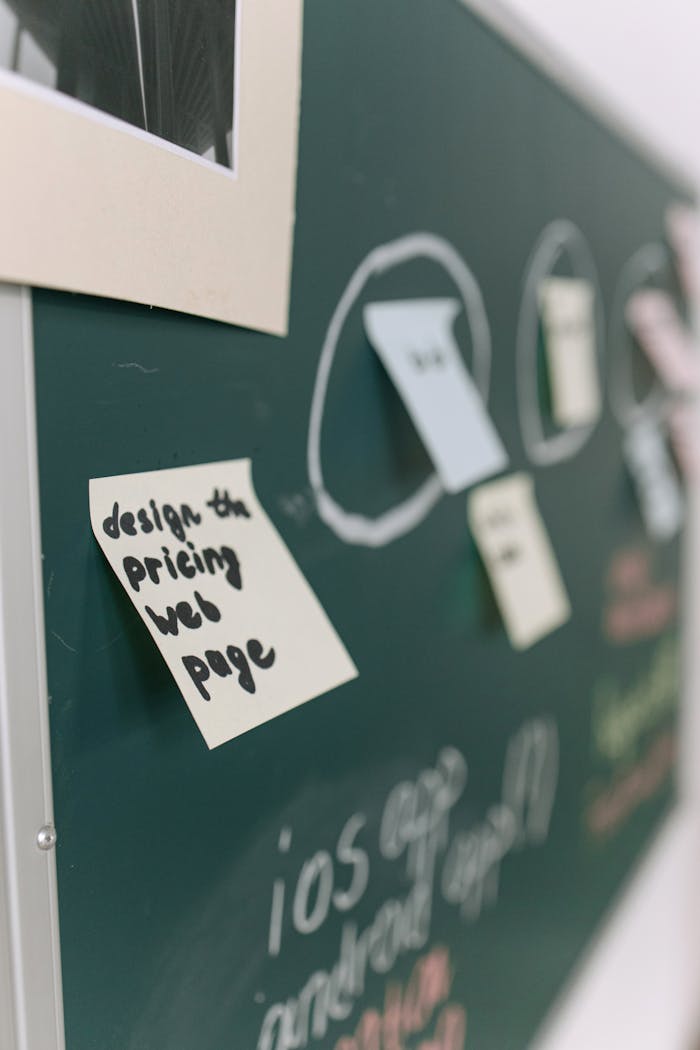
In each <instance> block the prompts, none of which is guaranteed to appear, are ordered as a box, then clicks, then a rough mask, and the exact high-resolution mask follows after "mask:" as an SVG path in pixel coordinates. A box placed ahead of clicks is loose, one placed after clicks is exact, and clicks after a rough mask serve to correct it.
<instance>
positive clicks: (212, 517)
mask: <svg viewBox="0 0 700 1050" xmlns="http://www.w3.org/2000/svg"><path fill="white" fill-rule="evenodd" d="M90 520H91V523H92V529H93V532H94V534H95V537H96V539H97V541H98V543H99V545H100V547H101V548H102V550H103V552H104V554H105V556H106V557H107V560H108V561H109V563H110V565H111V567H112V568H113V569H114V572H115V573H116V575H117V577H118V578H119V580H120V581H121V583H122V584H123V586H124V588H125V590H126V592H127V594H128V595H129V597H130V598H131V601H132V602H133V603H134V605H135V606H136V609H137V610H138V612H139V615H140V616H141V618H142V619H143V621H144V623H145V624H146V626H147V627H148V629H149V631H150V632H151V635H152V636H153V639H154V641H155V643H156V645H157V646H158V648H159V649H160V651H161V653H162V655H163V657H164V659H165V661H166V663H167V664H168V667H169V668H170V670H171V672H172V674H173V677H174V678H175V681H176V682H177V685H178V687H179V689H180V691H181V693H182V695H183V696H184V698H185V700H186V701H187V705H188V707H189V708H190V711H191V712H192V716H193V717H194V720H195V722H196V723H197V725H198V726H199V729H200V730H201V732H202V735H203V737H204V739H205V741H206V743H207V746H208V747H210V748H211V747H217V746H218V745H219V744H223V743H225V742H226V741H227V740H231V739H232V738H233V737H236V736H239V735H240V734H241V733H245V732H246V731H247V730H249V729H253V728H254V727H255V726H258V725H261V724H262V723H263V722H268V721H269V720H270V719H272V718H276V717H277V715H280V714H282V713H283V712H285V711H288V710H290V708H293V707H296V706H298V705H299V704H303V703H304V702H305V701H307V700H311V699H312V698H313V697H315V696H319V695H320V694H321V693H326V692H328V691H329V690H331V689H334V688H335V687H336V686H339V685H342V684H343V683H344V682H347V681H349V680H350V679H352V678H355V677H356V675H357V670H356V668H355V666H354V664H353V662H352V660H351V659H350V657H349V655H348V653H347V652H346V650H345V648H344V646H343V644H342V642H341V641H340V639H339V638H338V635H337V634H336V632H335V630H334V629H333V626H332V625H331V623H330V622H329V620H328V617H327V616H326V614H325V612H324V611H323V609H322V608H321V605H320V604H319V602H318V599H317V598H316V597H315V595H314V593H313V591H312V590H311V588H310V587H309V585H308V583H307V582H306V580H305V579H304V577H303V576H302V574H301V572H300V570H299V568H298V566H297V565H296V563H295V561H294V559H293V558H292V556H291V554H290V553H289V551H288V549H287V547H286V546H285V544H284V542H283V541H282V538H281V537H280V535H279V533H278V532H277V531H276V529H275V528H274V526H273V525H272V523H271V522H270V520H269V518H268V517H267V515H266V513H265V511H264V510H263V508H262V506H261V505H260V503H259V502H258V499H257V497H256V495H255V490H254V488H253V481H252V476H251V463H250V460H248V459H240V460H231V461H229V462H224V463H208V464H204V465H202V466H193V467H179V468H175V469H172V470H156V471H150V472H148V473H143V474H124V475H120V476H118V477H110V478H96V479H93V480H91V481H90Z"/></svg>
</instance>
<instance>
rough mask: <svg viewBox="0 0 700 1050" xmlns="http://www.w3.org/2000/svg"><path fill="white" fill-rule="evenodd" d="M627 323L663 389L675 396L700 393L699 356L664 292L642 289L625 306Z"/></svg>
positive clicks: (670, 299)
mask: <svg viewBox="0 0 700 1050" xmlns="http://www.w3.org/2000/svg"><path fill="white" fill-rule="evenodd" d="M626 313H627V323H628V324H629V326H630V328H631V330H632V332H633V333H634V335H635V337H636V339H637V341H638V342H639V345H640V346H641V347H642V349H643V350H644V352H645V353H646V355H647V357H648V358H649V360H650V361H651V363H652V365H653V366H654V369H655V370H656V372H657V373H658V375H659V378H660V379H661V381H662V382H663V384H664V386H665V387H666V388H667V389H668V390H670V391H672V392H673V393H676V394H693V395H697V393H698V392H699V391H700V355H699V354H698V348H697V346H696V345H695V343H694V341H693V338H692V336H691V334H690V332H689V331H688V329H687V328H686V327H685V325H684V324H683V322H682V320H681V318H680V317H679V315H678V310H677V309H676V306H675V303H674V302H673V299H672V298H671V296H670V295H668V294H667V293H666V292H662V291H659V290H657V289H655V288H645V289H642V290H641V291H638V292H635V294H634V295H633V296H631V297H630V300H629V302H628V303H627V311H626Z"/></svg>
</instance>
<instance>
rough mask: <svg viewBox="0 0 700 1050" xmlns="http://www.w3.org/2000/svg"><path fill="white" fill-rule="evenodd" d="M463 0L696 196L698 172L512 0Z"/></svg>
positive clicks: (543, 71) (603, 120)
mask: <svg viewBox="0 0 700 1050" xmlns="http://www.w3.org/2000/svg"><path fill="white" fill-rule="evenodd" d="M456 2H457V3H458V4H461V6H462V7H464V8H466V9H467V10H468V11H471V13H472V14H474V15H476V17H477V18H478V19H479V20H480V21H481V22H482V23H484V24H485V25H487V26H488V27H489V28H491V29H493V30H494V31H495V32H496V33H497V34H498V35H499V36H500V37H502V38H503V40H505V41H506V42H507V43H508V44H510V45H511V46H512V47H514V48H515V50H516V51H517V52H519V53H520V54H521V55H523V56H524V57H525V58H527V59H528V60H529V61H530V62H532V64H533V65H534V66H535V68H536V69H539V70H540V72H542V73H544V74H545V76H547V77H548V78H549V79H550V80H552V81H553V82H554V83H555V84H556V85H557V86H558V87H560V88H561V89H562V90H563V91H565V92H566V94H568V95H569V96H570V97H571V98H573V99H574V100H575V101H576V102H578V103H580V104H581V105H583V106H584V107H585V108H586V109H587V110H588V112H589V113H590V114H591V115H592V116H593V117H595V118H597V119H598V120H599V121H600V122H601V123H602V124H603V125H604V126H605V127H606V128H607V129H608V130H609V131H611V132H612V133H613V134H614V135H616V136H617V137H618V138H620V139H621V140H622V141H623V142H624V143H625V144H626V145H627V146H628V147H629V148H631V149H633V150H634V151H635V152H636V153H637V154H639V155H640V157H641V158H642V159H643V160H645V161H646V162H647V163H648V164H651V165H652V166H653V167H654V168H656V170H657V171H658V172H659V173H660V174H662V175H664V176H665V177H666V178H668V179H670V180H671V181H673V182H675V183H676V184H677V185H678V186H679V188H681V189H682V190H684V191H685V192H686V193H687V194H689V195H690V196H692V197H693V198H695V197H696V196H697V193H698V180H697V177H696V176H695V175H694V173H693V172H692V171H691V170H690V169H689V168H687V167H686V166H685V165H684V164H682V163H681V162H680V161H678V160H677V159H675V158H671V157H669V156H668V154H667V153H666V151H665V150H662V149H659V148H658V147H657V146H656V144H655V143H654V142H653V140H652V139H651V138H650V136H649V135H648V134H647V133H646V132H645V131H644V130H643V129H642V128H641V127H639V125H638V124H637V123H636V121H635V120H634V119H633V118H632V117H630V116H629V115H628V114H627V113H625V112H624V111H623V109H622V108H621V107H620V106H618V105H617V104H616V103H614V102H612V101H611V100H610V98H609V97H608V95H607V94H606V92H604V91H601V90H599V89H598V88H597V87H596V85H595V83H594V82H593V80H592V79H591V78H590V76H588V75H587V74H586V73H585V72H584V71H583V70H581V69H579V68H577V66H576V64H575V63H573V62H571V61H570V60H569V59H568V58H566V57H565V56H564V55H561V54H560V53H559V52H558V51H557V49H556V47H555V46H554V44H550V43H549V42H548V41H547V40H546V39H545V37H544V36H542V34H541V33H540V32H538V30H537V29H536V28H535V27H534V26H532V25H530V23H529V22H527V20H526V19H524V18H523V17H522V15H520V14H519V13H517V12H516V11H514V10H512V9H511V8H510V7H509V5H508V0H456Z"/></svg>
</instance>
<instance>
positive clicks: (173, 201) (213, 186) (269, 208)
mask: <svg viewBox="0 0 700 1050" xmlns="http://www.w3.org/2000/svg"><path fill="white" fill-rule="evenodd" d="M302 3H303V0H256V2H255V3H249V2H246V0H237V3H236V13H235V42H234V49H235V50H234V100H233V133H232V167H231V168H229V167H227V166H224V165H222V164H219V163H215V162H213V161H211V160H208V159H207V158H205V157H201V156H198V155H197V154H196V153H193V152H191V151H190V150H188V149H185V148H183V147H181V146H178V145H177V144H175V143H172V142H169V141H168V140H166V139H163V138H161V137H159V136H157V135H155V134H152V133H151V132H148V131H144V130H143V129H141V128H138V127H134V126H133V125H131V124H129V123H128V122H127V121H124V120H121V119H119V118H117V117H114V116H112V115H111V114H108V113H105V112H103V111H102V110H100V109H97V108H95V107H93V106H91V105H89V104H87V103H84V102H81V101H79V100H77V99H74V98H72V97H70V96H68V95H65V94H63V93H61V92H59V91H57V90H54V89H52V88H49V87H45V86H43V85H41V84H37V83H35V82H34V81H32V80H30V79H27V78H25V77H24V76H23V75H21V74H19V73H14V72H10V71H7V70H0V123H1V124H2V126H3V129H4V139H5V144H6V153H5V154H4V156H3V163H2V165H0V229H2V231H3V235H2V237H1V238H0V280H5V281H10V282H16V283H20V284H30V285H38V286H42V287H51V288H62V289H65V290H68V291H74V292H86V293H89V294H94V295H101V296H106V297H108V298H114V299H122V300H127V301H132V302H141V303H146V304H147V305H149V306H159V307H164V308H167V309H171V310H178V311H181V312H185V313H190V314H195V315H199V316H203V317H209V318H212V319H214V320H219V321H224V322H228V323H232V324H238V325H243V326H245V327H250V328H255V329H258V330H261V331H266V332H271V333H273V334H276V335H286V332H287V317H288V309H289V286H290V277H291V259H292V241H293V226H294V198H295V191H296V164H297V137H298V120H299V100H300V89H301V38H302ZM244 8H245V10H243V9H244Z"/></svg>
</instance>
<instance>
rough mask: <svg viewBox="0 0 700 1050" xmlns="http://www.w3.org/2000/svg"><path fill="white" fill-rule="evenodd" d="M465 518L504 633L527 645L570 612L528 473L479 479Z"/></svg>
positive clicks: (516, 643)
mask: <svg viewBox="0 0 700 1050" xmlns="http://www.w3.org/2000/svg"><path fill="white" fill-rule="evenodd" d="M467 518H468V521H469V527H470V528H471V531H472V534H473V536H474V539H475V541H476V545H477V547H478V548H479V553H480V554H481V557H482V559H483V561H484V565H485V566H486V571H487V572H488V575H489V579H490V580H491V586H492V587H493V591H494V595H495V597H496V601H497V602H498V606H499V608H500V610H501V615H502V616H503V621H504V623H505V626H506V630H507V632H508V637H509V638H510V641H511V643H512V645H513V647H514V648H515V649H527V648H528V647H529V646H531V645H533V644H534V643H535V642H537V641H539V639H540V638H543V637H544V636H545V635H547V634H550V633H551V632H552V631H553V630H555V628H557V627H560V626H561V625H562V624H563V623H565V622H566V620H568V618H569V616H570V615H571V607H570V605H569V599H568V598H567V595H566V590H565V588H564V583H563V581H562V578H561V573H560V572H559V566H558V565H557V560H556V557H555V555H554V551H553V549H552V545H551V543H550V540H549V536H548V535H547V530H546V528H545V525H544V522H543V521H542V516H541V515H540V512H539V510H538V508H537V504H536V502H535V494H534V486H533V482H532V478H531V477H530V476H529V475H527V474H511V475H510V476H509V477H507V478H499V479H498V480H497V481H490V482H488V483H487V484H486V485H480V486H479V488H477V489H474V491H473V492H471V493H470V494H469V496H468V497H467Z"/></svg>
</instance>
